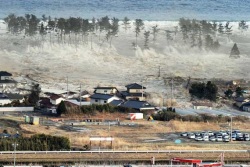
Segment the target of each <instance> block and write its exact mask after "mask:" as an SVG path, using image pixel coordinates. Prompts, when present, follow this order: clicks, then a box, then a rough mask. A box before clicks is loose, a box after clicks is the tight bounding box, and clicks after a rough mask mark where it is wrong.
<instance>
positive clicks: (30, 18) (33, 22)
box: [25, 14, 39, 36]
mask: <svg viewBox="0 0 250 167" xmlns="http://www.w3.org/2000/svg"><path fill="white" fill-rule="evenodd" d="M25 17H26V21H27V29H26V34H28V35H29V36H33V35H35V34H36V32H37V27H38V23H39V19H38V18H37V17H36V16H35V15H33V14H31V15H29V14H26V15H25Z"/></svg>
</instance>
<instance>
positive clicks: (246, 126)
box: [0, 113, 250, 150]
mask: <svg viewBox="0 0 250 167" xmlns="http://www.w3.org/2000/svg"><path fill="white" fill-rule="evenodd" d="M26 114H27V113H26ZM41 117H42V116H41ZM125 117H126V116H125V114H124V115H122V114H120V113H119V114H118V113H114V114H107V113H102V114H98V118H102V119H105V118H106V119H107V120H110V121H111V120H116V119H117V118H119V120H120V125H117V124H116V122H115V121H114V122H110V123H108V122H107V121H106V122H105V121H104V122H101V123H93V122H81V121H80V120H82V119H83V118H84V116H79V117H78V119H73V118H72V119H66V118H64V119H62V120H63V121H55V120H52V119H50V118H47V117H43V121H42V123H43V124H40V125H30V124H25V123H24V118H23V115H21V114H16V115H13V114H12V115H4V116H1V127H0V131H1V132H2V131H3V130H4V129H6V128H8V130H9V131H10V133H12V134H13V133H15V132H16V131H17V130H18V131H19V132H20V133H21V134H22V135H23V136H31V135H33V134H36V133H44V134H50V135H58V136H66V137H69V139H70V142H71V144H72V146H73V147H78V148H82V147H83V146H84V145H86V144H89V143H90V137H91V136H99V137H107V136H112V137H113V138H114V142H113V143H112V144H113V145H112V146H113V147H112V149H113V150H171V149H174V150H196V149H203V150H211V149H232V150H233V149H249V147H250V142H249V141H244V142H243V141H233V142H232V143H231V142H227V143H226V142H204V141H203V142H197V141H195V140H190V139H186V138H183V137H181V136H180V133H182V132H198V131H199V132H201V131H220V130H224V131H226V130H228V129H229V127H230V126H229V125H230V124H229V123H212V122H206V123H204V122H199V123H197V122H182V121H174V120H172V121H169V122H160V121H147V120H136V121H131V120H126V119H125ZM96 118H97V117H96ZM3 120H4V121H3ZM73 121H74V125H73V126H72V124H71V122H73ZM77 123H78V124H77ZM233 128H234V129H239V130H241V131H242V132H250V122H245V123H244V122H233ZM176 139H180V140H181V143H180V144H176V143H175V140H176ZM91 145H92V147H91V149H92V150H97V149H104V150H107V149H110V142H102V143H101V145H100V143H99V142H92V143H91Z"/></svg>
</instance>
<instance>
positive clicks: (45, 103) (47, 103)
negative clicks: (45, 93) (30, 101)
mask: <svg viewBox="0 0 250 167" xmlns="http://www.w3.org/2000/svg"><path fill="white" fill-rule="evenodd" d="M39 103H40V105H42V106H44V107H52V106H53V105H52V104H51V103H50V99H49V98H47V97H41V98H40V101H39Z"/></svg>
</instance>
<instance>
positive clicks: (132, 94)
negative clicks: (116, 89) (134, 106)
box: [121, 83, 147, 101]
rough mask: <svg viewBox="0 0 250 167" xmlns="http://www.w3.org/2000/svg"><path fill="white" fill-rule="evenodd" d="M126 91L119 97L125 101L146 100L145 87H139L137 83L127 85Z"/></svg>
mask: <svg viewBox="0 0 250 167" xmlns="http://www.w3.org/2000/svg"><path fill="white" fill-rule="evenodd" d="M125 87H126V88H127V91H122V92H121V95H122V97H124V98H125V99H126V100H130V99H132V100H139V101H144V100H145V99H146V96H147V95H146V93H145V89H146V87H144V86H142V85H139V84H137V83H133V84H129V85H126V86H125Z"/></svg>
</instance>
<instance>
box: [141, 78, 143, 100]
mask: <svg viewBox="0 0 250 167" xmlns="http://www.w3.org/2000/svg"><path fill="white" fill-rule="evenodd" d="M141 101H143V84H142V80H141Z"/></svg>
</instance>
